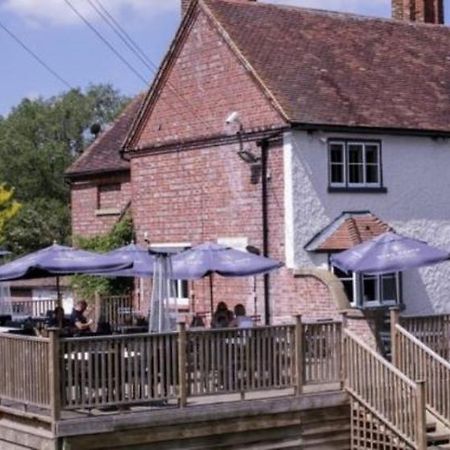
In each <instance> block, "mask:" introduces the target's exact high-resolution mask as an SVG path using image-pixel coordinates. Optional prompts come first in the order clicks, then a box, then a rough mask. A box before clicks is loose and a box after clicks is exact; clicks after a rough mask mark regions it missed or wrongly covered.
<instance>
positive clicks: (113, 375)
mask: <svg viewBox="0 0 450 450" xmlns="http://www.w3.org/2000/svg"><path fill="white" fill-rule="evenodd" d="M60 362H61V367H60V373H61V384H62V399H61V406H62V408H64V409H79V408H92V407H105V406H112V405H114V406H118V405H123V404H127V405H133V404H139V403H145V402H149V401H153V400H169V399H173V398H177V396H178V388H177V384H178V378H177V377H178V367H177V362H178V355H177V334H175V333H172V334H164V335H163V334H161V335H157V334H151V335H150V334H142V335H123V336H108V337H85V338H66V339H61V341H60Z"/></svg>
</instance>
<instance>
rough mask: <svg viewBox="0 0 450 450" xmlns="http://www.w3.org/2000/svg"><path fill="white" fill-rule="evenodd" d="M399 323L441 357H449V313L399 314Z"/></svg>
mask: <svg viewBox="0 0 450 450" xmlns="http://www.w3.org/2000/svg"><path fill="white" fill-rule="evenodd" d="M400 324H401V325H402V327H403V328H404V329H405V330H407V331H408V332H409V333H411V334H412V335H413V336H415V337H416V338H417V339H419V341H421V342H423V343H424V344H425V345H426V346H427V347H429V348H430V349H431V350H433V351H434V352H436V353H437V354H438V355H440V356H442V358H444V359H446V360H449V359H450V314H436V315H431V316H401V317H400Z"/></svg>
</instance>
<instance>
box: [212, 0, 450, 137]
mask: <svg viewBox="0 0 450 450" xmlns="http://www.w3.org/2000/svg"><path fill="white" fill-rule="evenodd" d="M203 4H204V5H205V6H206V7H207V9H208V10H209V11H210V12H211V14H212V15H213V17H214V18H215V19H216V21H217V22H218V23H219V24H220V26H221V28H222V30H223V31H224V32H225V34H226V35H228V36H229V37H230V39H231V40H232V42H233V44H234V45H235V46H236V47H237V49H238V51H239V52H240V53H241V55H242V56H243V57H244V58H245V59H246V60H247V62H248V63H249V64H250V66H251V68H252V69H253V70H254V72H255V73H256V75H257V78H258V79H259V80H260V81H261V83H262V84H263V85H264V86H265V87H266V88H267V89H268V90H269V91H270V92H271V93H272V96H273V97H274V99H276V101H277V102H278V104H279V105H281V108H282V110H283V111H284V112H285V114H286V115H287V117H288V119H289V120H290V121H291V122H294V123H298V124H305V125H308V124H311V125H312V124H314V125H333V126H350V127H371V128H373V127H376V128H391V129H412V130H419V131H441V132H442V131H445V132H450V77H449V76H448V74H449V73H450V29H449V28H448V27H446V26H440V25H428V24H418V23H409V22H402V21H395V20H388V19H378V18H369V17H363V16H356V15H351V14H344V13H332V12H326V11H319V10H311V9H304V8H299V7H291V6H279V5H270V4H263V3H259V2H248V1H247V2H237V1H233V2H228V1H224V0H203Z"/></svg>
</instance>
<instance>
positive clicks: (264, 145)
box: [258, 139, 271, 325]
mask: <svg viewBox="0 0 450 450" xmlns="http://www.w3.org/2000/svg"><path fill="white" fill-rule="evenodd" d="M258 146H259V147H260V148H261V211H262V250H263V255H264V256H269V218H268V214H267V213H268V198H267V190H268V189H267V188H268V185H267V159H268V153H269V152H268V151H269V141H268V139H263V140H262V141H260V142H258ZM270 316H271V314H270V278H269V274H265V275H264V324H265V325H270Z"/></svg>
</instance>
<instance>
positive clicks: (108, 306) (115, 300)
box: [95, 295, 134, 331]
mask: <svg viewBox="0 0 450 450" xmlns="http://www.w3.org/2000/svg"><path fill="white" fill-rule="evenodd" d="M95 310H96V316H97V317H96V319H97V321H100V322H107V323H109V324H110V325H111V328H112V330H113V331H117V329H118V328H120V327H121V326H122V325H130V324H131V323H132V321H133V312H134V307H133V297H132V296H131V295H113V296H98V297H96V299H95Z"/></svg>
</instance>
